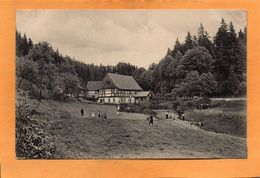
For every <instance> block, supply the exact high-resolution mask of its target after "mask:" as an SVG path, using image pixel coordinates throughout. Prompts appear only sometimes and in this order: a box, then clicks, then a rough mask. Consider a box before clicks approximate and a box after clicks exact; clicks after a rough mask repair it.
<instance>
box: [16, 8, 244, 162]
mask: <svg viewBox="0 0 260 178" xmlns="http://www.w3.org/2000/svg"><path fill="white" fill-rule="evenodd" d="M246 61H247V11H246V10H242V9H241V10H239V9H236V10H231V9H230V10H228V9H225V10H214V9H211V10H205V9H204V10H199V9H197V10H192V9H189V10H188V9H182V10H181V9H179V10H177V9H167V10H164V9H161V10H145V9H143V10H141V9H140V10H115V9H114V10H90V9H89V10H44V9H41V10H40V9H39V10H30V9H24V10H16V74H15V75H16V78H15V80H16V113H15V121H16V122H15V123H16V124H15V128H14V129H15V133H16V135H15V136H16V138H15V148H16V149H15V152H16V159H234V158H235V159H246V158H247V114H246V108H247V107H246V103H247V97H246V93H247V70H246V66H247V65H246Z"/></svg>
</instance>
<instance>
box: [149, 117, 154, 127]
mask: <svg viewBox="0 0 260 178" xmlns="http://www.w3.org/2000/svg"><path fill="white" fill-rule="evenodd" d="M149 125H153V115H150V120H149Z"/></svg>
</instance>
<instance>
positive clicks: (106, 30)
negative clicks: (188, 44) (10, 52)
mask: <svg viewBox="0 0 260 178" xmlns="http://www.w3.org/2000/svg"><path fill="white" fill-rule="evenodd" d="M222 18H224V19H225V21H226V23H229V22H230V21H232V22H233V25H234V27H235V29H236V31H239V30H240V29H244V27H245V26H246V11H245V10H74V11H72V10H18V11H16V28H17V30H18V31H20V32H21V33H26V35H27V37H30V38H31V39H32V40H33V42H34V43H38V42H40V41H47V42H49V43H50V44H51V45H52V47H53V48H54V49H58V50H59V52H60V53H61V54H63V55H64V56H65V55H68V56H70V57H74V58H75V59H76V60H79V61H82V62H85V63H87V64H89V63H94V64H97V65H100V64H102V65H116V64H117V63H118V62H129V63H131V64H133V65H136V66H138V67H145V68H147V67H148V66H149V65H150V64H151V63H153V62H155V63H158V62H159V60H161V59H162V58H163V57H164V56H165V55H166V52H167V50H168V48H170V49H172V48H173V46H174V43H175V41H176V39H177V38H178V39H179V41H180V42H183V41H184V39H185V36H186V35H187V32H190V33H191V34H192V35H197V31H198V28H199V26H200V23H202V24H203V26H204V28H205V30H206V31H207V32H208V33H209V35H210V36H211V38H213V36H214V35H215V34H216V32H217V29H218V28H219V26H220V21H221V19H222Z"/></svg>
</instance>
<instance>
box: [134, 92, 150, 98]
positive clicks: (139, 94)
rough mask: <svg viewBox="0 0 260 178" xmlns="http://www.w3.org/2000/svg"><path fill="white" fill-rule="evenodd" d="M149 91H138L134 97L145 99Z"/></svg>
mask: <svg viewBox="0 0 260 178" xmlns="http://www.w3.org/2000/svg"><path fill="white" fill-rule="evenodd" d="M150 92H151V91H140V92H138V93H136V95H135V97H136V98H138V97H147V96H148V95H149V93H150Z"/></svg>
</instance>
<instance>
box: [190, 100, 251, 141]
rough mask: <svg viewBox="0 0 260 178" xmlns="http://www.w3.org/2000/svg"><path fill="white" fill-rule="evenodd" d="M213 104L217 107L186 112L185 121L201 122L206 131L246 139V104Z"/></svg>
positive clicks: (236, 102) (238, 102)
mask: <svg viewBox="0 0 260 178" xmlns="http://www.w3.org/2000/svg"><path fill="white" fill-rule="evenodd" d="M213 104H214V105H216V106H217V107H215V108H209V109H203V110H188V111H186V112H185V119H186V120H188V121H192V122H202V123H203V129H204V130H207V131H212V132H217V133H225V134H230V135H234V136H239V137H243V138H246V102H245V101H231V102H224V103H220V104H219V103H218V104H216V103H213Z"/></svg>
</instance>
